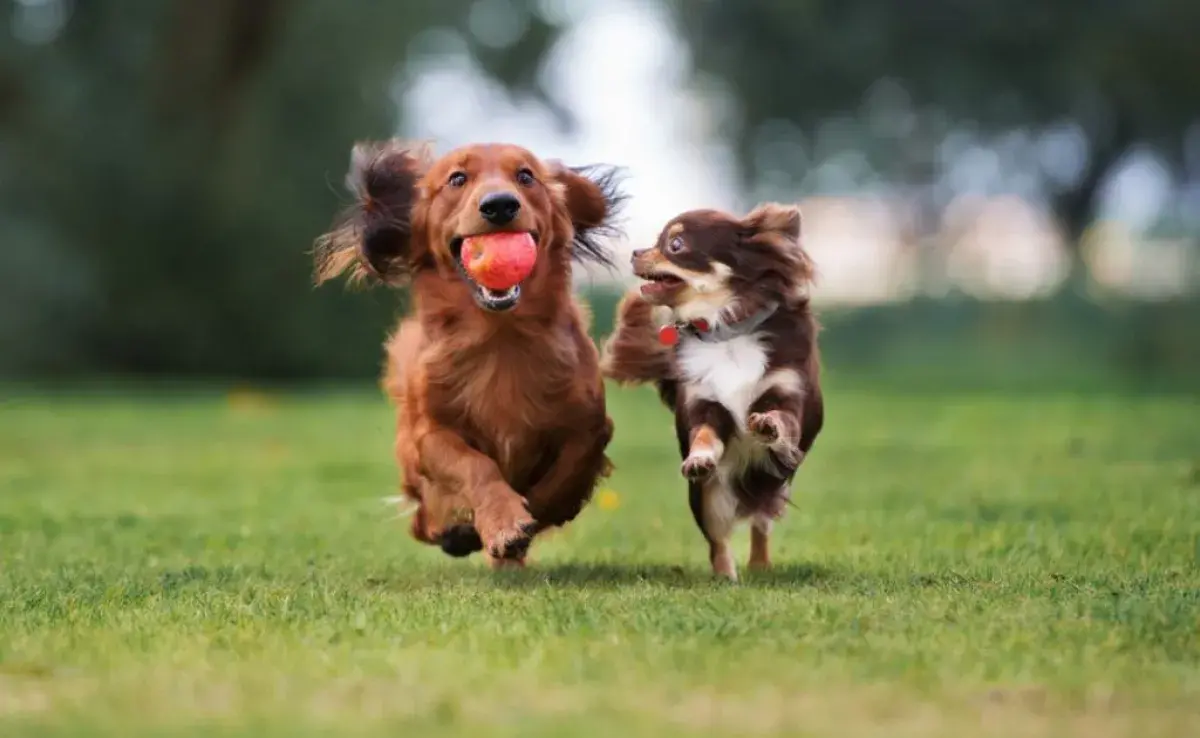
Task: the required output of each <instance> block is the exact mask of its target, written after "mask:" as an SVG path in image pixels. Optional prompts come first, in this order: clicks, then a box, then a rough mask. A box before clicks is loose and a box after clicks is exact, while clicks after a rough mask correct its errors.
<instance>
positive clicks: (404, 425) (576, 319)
mask: <svg viewBox="0 0 1200 738" xmlns="http://www.w3.org/2000/svg"><path fill="white" fill-rule="evenodd" d="M614 174H615V171H614V170H612V169H610V168H601V167H593V168H584V169H572V168H568V167H565V166H561V165H559V164H557V163H554V162H543V161H542V160H540V159H538V158H537V157H536V156H534V155H533V154H532V153H530V152H529V151H527V150H525V149H523V148H520V147H518V146H512V145H505V144H477V145H471V146H464V147H462V148H459V149H455V150H454V151H450V152H449V153H447V154H445V155H444V156H441V157H435V156H433V155H432V154H431V153H430V152H429V151H428V150H427V149H425V148H423V147H409V146H406V145H404V144H402V143H400V142H398V141H386V142H379V143H374V142H373V143H362V144H359V145H357V146H355V147H354V151H353V154H352V157H351V169H350V173H349V175H348V176H347V185H348V187H349V189H350V191H351V192H352V193H353V194H354V196H355V202H354V204H353V205H352V206H351V207H350V209H349V210H348V211H347V212H346V213H345V215H344V216H343V218H342V219H341V220H340V221H339V222H338V224H337V225H336V227H335V228H334V229H333V230H331V231H330V232H329V233H326V234H325V235H324V236H322V237H321V238H320V239H318V241H317V244H316V254H315V255H316V271H317V281H318V283H319V282H323V281H325V280H328V279H331V278H333V277H335V276H337V275H339V274H342V273H344V272H350V273H351V275H352V276H353V277H357V278H369V279H374V280H376V281H381V282H384V283H388V284H392V285H399V284H406V285H408V286H409V289H410V296H411V304H412V308H411V311H410V313H409V314H408V315H407V316H405V317H404V318H403V319H402V320H401V321H400V325H399V326H398V327H397V329H396V331H395V333H393V334H392V336H391V337H390V338H389V339H388V341H387V346H386V351H387V370H386V373H385V376H384V380H383V384H384V388H385V390H386V391H387V394H388V395H389V396H390V397H391V399H392V401H393V402H394V403H395V405H396V416H397V417H396V458H397V461H398V462H399V465H400V467H401V469H402V470H403V485H402V490H403V493H404V495H405V496H406V497H408V498H410V499H411V500H413V501H415V502H416V503H417V509H416V512H415V513H414V515H413V520H412V535H413V536H414V537H415V538H417V539H418V540H420V541H423V542H425V543H429V544H433V545H438V546H441V548H442V550H443V551H445V552H446V553H447V554H450V555H452V556H466V555H469V554H471V553H473V552H475V551H479V550H480V549H483V550H484V552H485V553H486V555H487V556H488V557H489V558H490V559H491V561H492V563H493V564H494V565H507V564H516V565H521V564H522V563H523V562H524V558H525V553H526V550H527V548H528V546H529V543H530V541H531V539H532V538H533V536H534V535H536V534H537V533H538V532H539V531H542V530H544V529H546V528H549V527H553V526H561V525H564V524H565V523H567V522H569V521H570V520H572V519H574V518H575V516H576V515H578V513H579V512H580V510H581V509H582V508H583V506H584V505H585V504H586V503H587V502H588V500H589V498H590V497H591V495H592V490H593V488H594V487H595V485H596V482H597V481H598V480H599V479H600V478H601V477H602V476H603V475H605V474H606V473H607V472H608V470H609V462H608V459H607V458H606V456H605V448H606V447H607V445H608V442H609V440H610V438H611V437H612V421H611V420H610V419H609V417H608V415H607V414H606V412H605V401H604V383H603V381H602V379H601V376H600V368H599V353H598V352H597V350H596V347H595V345H594V344H593V343H592V341H591V339H590V338H589V337H588V334H587V316H586V314H585V313H584V312H583V310H582V308H581V307H580V305H578V304H577V303H576V301H575V299H574V297H573V295H572V290H571V264H572V261H574V260H590V261H593V262H600V263H606V262H608V261H609V257H608V254H607V252H606V251H605V250H604V248H603V246H602V243H601V241H600V240H599V239H598V238H597V237H598V236H601V235H605V234H606V232H608V231H610V230H611V228H612V226H611V222H612V217H613V215H614V213H615V211H616V208H617V206H618V204H619V203H620V202H621V200H622V197H621V196H620V195H619V193H618V192H617V190H616V187H615V179H614ZM496 232H521V233H528V234H530V235H531V236H532V238H533V240H534V241H535V243H536V247H537V260H536V264H535V266H534V268H533V271H532V273H531V274H530V275H529V276H528V277H527V278H526V279H525V280H524V281H523V282H522V283H521V284H520V285H518V286H516V287H513V288H511V289H508V290H504V291H502V292H497V291H494V290H491V289H489V288H487V287H485V286H483V285H481V284H478V283H476V282H475V281H474V280H473V279H472V278H471V277H469V276H468V275H467V273H466V271H465V270H464V269H463V268H462V267H461V264H460V252H461V249H462V246H463V241H464V239H465V238H467V237H471V236H477V235H480V234H487V233H496Z"/></svg>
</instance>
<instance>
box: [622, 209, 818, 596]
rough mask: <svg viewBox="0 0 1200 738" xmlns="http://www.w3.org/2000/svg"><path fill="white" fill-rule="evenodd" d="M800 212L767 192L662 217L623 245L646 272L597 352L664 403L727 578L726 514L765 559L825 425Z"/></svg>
mask: <svg viewBox="0 0 1200 738" xmlns="http://www.w3.org/2000/svg"><path fill="white" fill-rule="evenodd" d="M800 220H801V219H800V211H799V209H798V208H796V207H793V206H785V205H778V204H774V203H770V204H764V205H760V206H759V207H757V208H755V209H754V210H753V211H752V212H751V213H750V214H749V215H747V216H746V217H744V218H737V217H734V216H732V215H729V214H727V213H723V212H720V211H715V210H694V211H690V212H686V213H683V214H682V215H679V216H677V217H676V218H674V219H672V220H671V221H670V222H669V223H667V225H666V227H664V228H663V229H662V232H661V233H660V234H659V236H658V241H657V243H656V244H655V246H654V247H653V248H649V249H642V250H638V251H635V252H634V253H633V271H634V273H635V274H636V276H637V277H638V278H640V279H641V280H643V283H642V285H641V286H640V289H638V290H636V291H634V292H631V293H630V294H628V295H626V296H625V298H624V299H623V300H622V302H621V305H620V307H619V308H618V316H617V325H616V328H615V330H614V332H613V335H612V336H611V337H610V338H609V340H608V342H607V343H606V345H605V349H604V354H605V356H604V362H603V371H604V373H605V375H606V376H608V377H609V378H611V379H614V380H616V381H618V382H621V383H630V384H640V383H653V384H655V385H656V386H657V387H658V391H659V395H660V397H661V398H662V400H663V402H664V403H665V404H666V405H667V407H669V408H671V409H672V410H673V411H674V413H675V428H676V435H677V436H678V440H679V448H680V453H681V455H682V457H683V464H682V467H681V472H682V474H683V476H684V477H685V478H686V479H687V484H688V498H689V503H690V505H691V509H692V514H693V516H694V517H695V520H696V524H697V525H698V526H699V528H700V530H701V532H702V533H703V534H704V537H705V538H706V539H707V541H708V544H709V558H710V561H711V562H712V568H713V572H714V573H715V574H717V575H719V576H723V577H726V578H728V579H732V580H736V579H737V568H736V566H735V564H734V561H733V555H732V554H731V552H730V550H729V538H730V535H731V533H732V532H733V529H734V526H735V524H737V523H738V522H739V521H742V520H749V521H750V523H751V549H750V566H751V567H752V568H758V569H761V568H766V567H768V566H769V565H770V556H769V552H768V541H769V537H770V533H771V526H772V523H773V521H775V520H776V519H778V518H779V517H780V516H781V515H782V513H783V511H784V509H785V507H786V506H787V503H788V502H789V490H790V487H791V482H792V479H793V477H794V476H795V474H796V470H797V469H798V468H799V466H800V464H801V462H802V461H803V460H804V458H805V456H806V455H807V454H808V452H809V450H810V449H811V448H812V445H813V442H814V441H815V440H816V438H817V434H818V433H820V431H821V427H822V425H823V422H824V403H823V399H822V396H821V389H820V385H819V367H818V364H819V354H818V349H817V331H818V326H817V322H816V319H815V317H814V316H813V313H812V311H811V309H810V306H809V296H808V295H809V288H810V286H811V285H812V283H813V280H814V276H815V271H814V266H813V263H812V260H811V259H810V258H809V256H808V254H807V253H806V252H805V251H804V249H803V247H802V246H801V243H800Z"/></svg>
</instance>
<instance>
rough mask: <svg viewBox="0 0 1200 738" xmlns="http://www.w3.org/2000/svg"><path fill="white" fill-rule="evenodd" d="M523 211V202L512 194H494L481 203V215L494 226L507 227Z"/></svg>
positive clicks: (484, 197)
mask: <svg viewBox="0 0 1200 738" xmlns="http://www.w3.org/2000/svg"><path fill="white" fill-rule="evenodd" d="M520 211H521V201H520V200H518V199H517V196H516V195H514V194H512V193H511V192H492V193H490V194H487V195H484V196H483V199H482V200H480V201H479V214H480V215H482V216H483V219H484V220H486V221H487V222H489V223H491V224H492V225H506V224H508V223H511V222H512V219H513V218H515V217H517V213H519V212H520Z"/></svg>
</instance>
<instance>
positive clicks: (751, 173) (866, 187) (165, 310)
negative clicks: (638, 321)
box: [0, 0, 1200, 389]
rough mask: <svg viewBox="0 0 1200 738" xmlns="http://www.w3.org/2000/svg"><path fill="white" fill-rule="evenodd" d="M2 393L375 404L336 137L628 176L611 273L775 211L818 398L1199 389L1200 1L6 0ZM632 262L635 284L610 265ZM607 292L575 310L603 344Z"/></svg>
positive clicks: (391, 304)
mask: <svg viewBox="0 0 1200 738" xmlns="http://www.w3.org/2000/svg"><path fill="white" fill-rule="evenodd" d="M0 11H2V12H0V378H2V379H5V380H8V381H30V380H32V381H35V382H49V381H61V380H66V381H78V380H95V379H98V378H100V379H111V378H118V377H134V378H139V380H146V379H151V378H188V379H207V380H214V379H219V380H237V381H253V382H258V383H269V382H276V383H282V382H308V381H346V380H372V379H374V377H375V376H376V374H377V371H378V365H379V360H380V350H379V345H380V342H381V340H382V337H383V335H384V332H385V330H386V328H387V326H388V324H389V323H390V322H391V321H392V320H394V318H395V315H396V313H397V311H398V310H399V309H401V308H402V304H403V295H402V294H397V293H395V292H385V291H379V290H377V291H372V292H366V293H363V292H350V291H346V290H344V289H342V288H340V287H337V286H333V287H328V286H327V287H323V288H321V289H319V290H318V289H314V288H313V287H312V285H311V280H310V269H311V266H310V262H309V259H308V256H307V251H308V249H309V248H310V246H311V242H312V240H313V238H314V237H315V236H316V235H318V234H319V233H320V232H321V231H322V230H323V229H324V228H325V227H326V226H327V225H328V224H329V223H330V221H331V219H332V217H333V215H334V213H335V212H336V210H337V209H338V207H340V205H341V204H342V203H343V202H344V201H345V200H346V196H345V195H344V193H343V192H342V190H341V179H342V175H343V172H344V170H345V167H346V164H347V161H348V153H349V150H350V146H351V144H352V143H353V141H355V140H356V139H361V138H375V137H386V136H390V135H400V136H405V137H416V138H426V139H432V140H434V141H436V142H437V144H438V147H439V148H440V149H442V150H445V149H448V148H449V147H451V146H455V145H459V144H462V143H467V142H472V141H481V140H503V141H511V142H515V143H520V144H523V145H526V146H528V147H529V148H531V149H533V150H534V151H535V152H537V153H539V154H541V155H543V156H545V157H559V158H563V159H565V160H567V161H569V162H571V163H576V164H583V163H590V162H598V161H603V162H608V163H614V164H619V165H622V166H623V167H625V168H626V172H627V187H628V190H629V192H630V193H631V195H632V201H631V203H630V206H629V209H628V213H627V216H628V217H627V222H626V228H627V231H628V239H626V240H622V241H619V242H617V243H615V244H614V246H615V248H617V249H618V250H619V251H621V252H622V253H627V252H628V250H629V249H631V248H633V247H634V246H636V245H638V244H645V243H647V242H648V241H649V240H650V239H651V238H652V237H653V235H654V233H655V232H656V231H657V230H658V228H659V227H660V225H661V224H662V223H663V222H664V221H665V220H666V219H667V218H669V217H671V216H672V215H673V214H675V213H676V212H678V211H680V210H684V209H688V208H692V207H698V206H712V207H721V208H728V209H733V210H744V209H747V208H748V207H750V206H751V205H752V204H753V203H754V202H756V201H759V200H763V199H775V200H795V201H798V202H800V203H801V205H802V207H803V210H804V214H805V226H804V227H805V232H806V243H807V246H808V248H809V249H810V250H811V251H812V253H813V255H814V256H815V258H816V260H817V262H818V264H819V266H820V268H821V271H822V280H821V283H820V285H819V287H818V289H817V291H816V295H815V298H816V301H817V303H818V305H819V307H820V309H821V312H822V315H823V321H824V323H825V324H826V326H827V330H826V333H825V335H824V346H825V355H826V363H827V365H828V371H830V372H833V373H834V374H836V375H839V376H849V375H853V374H856V373H864V374H871V375H873V376H875V377H883V378H887V379H889V380H892V381H897V382H907V383H910V384H914V385H919V384H921V383H934V384H937V385H938V386H944V385H945V384H946V383H952V382H958V383H967V384H991V385H996V386H1003V387H1006V388H1012V387H1017V386H1024V385H1030V386H1032V385H1034V384H1036V383H1040V382H1047V381H1054V382H1063V383H1072V384H1073V385H1075V386H1079V387H1089V386H1093V385H1092V383H1095V385H1094V386H1097V387H1099V386H1106V387H1107V386H1112V384H1111V383H1112V382H1114V381H1115V382H1120V383H1123V384H1127V385H1131V386H1144V387H1166V386H1182V387H1188V388H1192V389H1194V388H1196V387H1197V386H1200V379H1198V378H1200V349H1198V347H1197V345H1198V344H1200V340H1198V339H1200V299H1198V297H1197V283H1198V282H1200V279H1198V277H1200V84H1198V83H1197V76H1196V75H1197V72H1198V70H1200V44H1197V43H1196V42H1195V38H1194V35H1195V32H1196V29H1200V3H1195V2H1184V1H1183V0H1104V1H1103V2H1097V1H1095V0H975V1H974V2H970V3H964V2H958V1H954V0H904V2H894V1H892V0H859V1H858V2H843V0H436V1H434V0H429V1H425V0H406V1H404V2H368V1H367V0H109V1H107V2H105V1H103V0H3V1H2V2H0ZM622 261H623V260H622ZM627 279H628V275H627V274H626V273H625V272H617V273H608V272H587V273H581V274H580V275H579V286H580V289H581V290H582V291H584V292H585V293H586V295H587V297H588V299H590V300H591V302H592V303H593V306H594V308H595V311H596V316H597V320H596V327H595V330H596V332H597V334H598V335H602V334H604V333H606V332H607V331H608V329H609V325H610V321H611V313H612V307H613V304H614V302H615V299H616V296H617V295H618V294H619V292H620V290H621V288H622V281H623V280H627Z"/></svg>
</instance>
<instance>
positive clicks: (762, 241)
mask: <svg viewBox="0 0 1200 738" xmlns="http://www.w3.org/2000/svg"><path fill="white" fill-rule="evenodd" d="M800 222H801V217H800V208H798V207H797V206H795V205H781V204H779V203H774V202H771V203H763V204H762V205H759V206H758V207H756V208H754V209H753V210H751V211H750V213H749V214H748V215H747V216H746V217H745V218H743V219H742V227H743V228H744V229H745V232H746V239H745V243H746V245H747V246H748V247H750V248H760V249H770V250H772V251H773V252H775V254H776V255H777V256H778V257H779V259H780V260H781V262H782V263H783V264H784V265H786V271H787V272H788V274H787V275H785V277H786V278H787V281H789V282H795V283H796V284H794V285H792V286H794V287H797V288H798V287H802V286H804V285H807V284H809V283H811V282H813V281H814V280H815V279H816V277H817V272H816V265H815V264H813V261H812V259H811V258H810V257H809V255H808V252H806V251H805V250H804V247H803V246H802V245H801V243H800Z"/></svg>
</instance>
